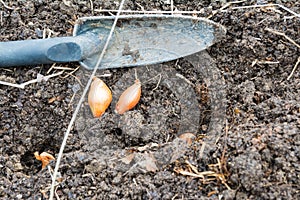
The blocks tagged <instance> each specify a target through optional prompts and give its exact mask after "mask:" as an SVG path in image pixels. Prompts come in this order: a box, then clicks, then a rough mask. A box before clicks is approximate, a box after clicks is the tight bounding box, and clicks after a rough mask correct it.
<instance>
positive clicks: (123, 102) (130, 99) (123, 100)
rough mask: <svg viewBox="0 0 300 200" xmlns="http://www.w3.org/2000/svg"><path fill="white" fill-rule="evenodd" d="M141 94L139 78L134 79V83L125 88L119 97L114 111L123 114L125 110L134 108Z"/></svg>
mask: <svg viewBox="0 0 300 200" xmlns="http://www.w3.org/2000/svg"><path fill="white" fill-rule="evenodd" d="M141 94H142V85H141V82H140V80H138V79H137V80H135V83H134V84H133V85H132V86H130V87H129V88H127V89H126V90H125V91H124V92H123V93H122V95H121V96H120V98H119V101H118V103H117V105H116V109H115V112H116V113H118V114H124V113H125V112H126V111H128V110H130V109H132V108H134V107H135V106H136V104H138V102H139V101H140V98H141Z"/></svg>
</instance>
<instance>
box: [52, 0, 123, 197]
mask: <svg viewBox="0 0 300 200" xmlns="http://www.w3.org/2000/svg"><path fill="white" fill-rule="evenodd" d="M124 2H125V0H122V1H121V4H120V7H119V10H118V12H117V15H116V17H115V20H114V23H113V25H112V27H111V29H110V32H109V35H108V37H107V39H106V42H105V45H104V47H103V50H102V52H101V54H100V56H99V58H98V60H97V63H96V65H95V68H94V70H93V72H92V74H91V76H90V79H89V81H88V82H87V85H86V87H85V88H84V91H83V93H82V96H81V98H80V100H79V102H78V104H77V106H76V109H75V111H74V113H73V115H72V119H71V121H70V123H69V125H68V128H67V131H66V133H65V135H64V139H63V141H62V144H61V147H60V149H59V153H58V156H57V161H56V164H55V169H54V173H53V178H52V184H51V190H50V200H53V196H54V192H55V190H54V189H55V182H56V176H57V173H58V169H59V165H60V161H61V158H62V155H63V151H64V149H65V146H66V144H67V139H68V136H69V134H70V132H71V129H72V127H73V124H74V122H75V119H76V117H77V114H78V112H79V110H80V108H81V105H82V103H83V101H84V98H85V95H86V93H87V91H88V89H89V87H90V85H91V83H92V80H93V77H94V76H95V74H96V71H97V69H98V67H99V65H100V63H101V62H102V59H103V57H104V54H105V52H106V49H107V47H108V45H109V42H110V40H111V37H112V35H113V32H114V30H115V27H116V25H117V21H118V18H119V16H120V13H121V10H122V8H123V5H124Z"/></svg>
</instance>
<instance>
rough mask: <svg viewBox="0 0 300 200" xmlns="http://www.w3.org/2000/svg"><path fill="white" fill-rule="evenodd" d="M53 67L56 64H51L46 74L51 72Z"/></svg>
mask: <svg viewBox="0 0 300 200" xmlns="http://www.w3.org/2000/svg"><path fill="white" fill-rule="evenodd" d="M55 65H56V63H53V64H52V66H51V67H50V69H49V70H48V71H47V73H46V74H49V73H50V72H51V71H52V69H53V67H55Z"/></svg>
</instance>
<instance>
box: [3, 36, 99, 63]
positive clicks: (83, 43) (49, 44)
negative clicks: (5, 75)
mask: <svg viewBox="0 0 300 200" xmlns="http://www.w3.org/2000/svg"><path fill="white" fill-rule="evenodd" d="M100 42H101V41H100V39H99V38H98V37H97V36H96V35H95V34H93V33H85V34H83V35H79V36H74V37H59V38H49V39H37V40H24V41H11V42H0V67H10V66H20V65H37V64H49V63H56V62H57V63H62V62H73V61H80V60H83V59H85V58H86V57H88V56H89V55H91V54H92V53H93V51H94V50H96V49H97V51H99V47H100Z"/></svg>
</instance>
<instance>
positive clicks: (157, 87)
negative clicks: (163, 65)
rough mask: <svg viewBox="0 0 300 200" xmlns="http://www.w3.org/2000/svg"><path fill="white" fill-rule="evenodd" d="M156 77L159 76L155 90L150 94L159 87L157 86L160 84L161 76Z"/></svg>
mask: <svg viewBox="0 0 300 200" xmlns="http://www.w3.org/2000/svg"><path fill="white" fill-rule="evenodd" d="M158 76H159V79H158V82H157V84H156V86H155V88H153V89H152V92H153V91H154V90H156V89H157V88H158V86H159V84H160V82H161V74H158Z"/></svg>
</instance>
